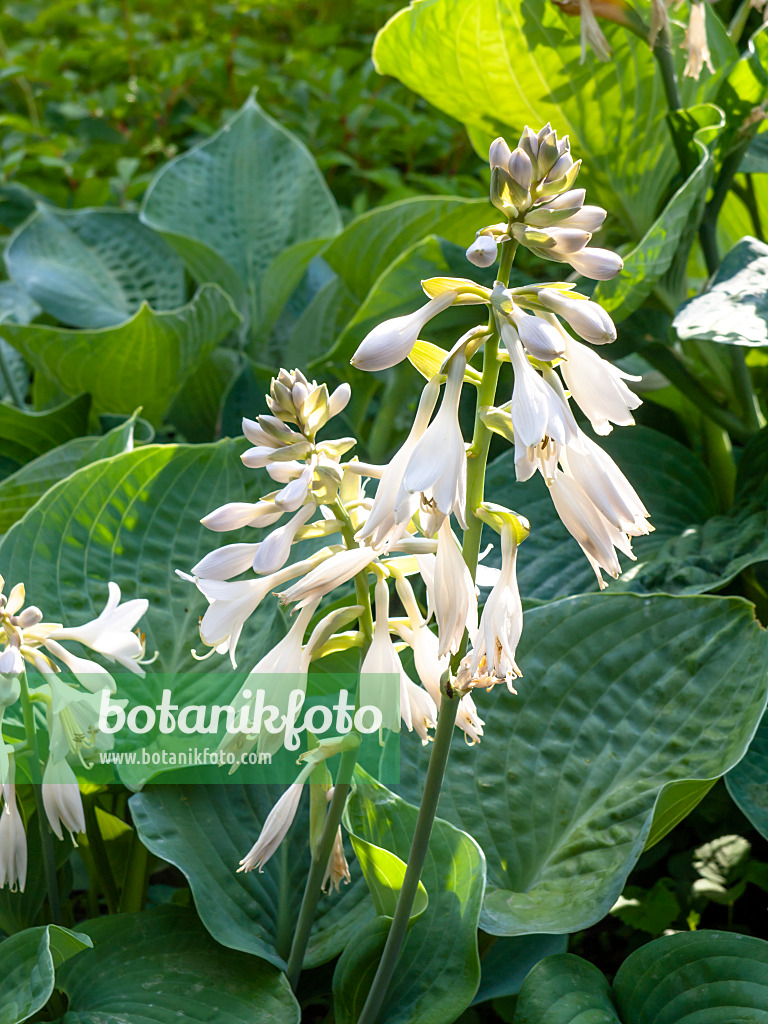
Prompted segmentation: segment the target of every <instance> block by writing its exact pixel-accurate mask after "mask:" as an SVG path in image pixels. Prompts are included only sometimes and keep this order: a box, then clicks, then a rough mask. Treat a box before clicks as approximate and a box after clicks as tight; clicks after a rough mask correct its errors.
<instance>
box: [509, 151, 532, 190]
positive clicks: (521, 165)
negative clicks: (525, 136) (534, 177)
mask: <svg viewBox="0 0 768 1024" xmlns="http://www.w3.org/2000/svg"><path fill="white" fill-rule="evenodd" d="M509 173H510V175H511V176H512V178H513V179H514V180H515V181H516V182H517V184H518V185H520V187H521V188H523V189H525V191H526V192H527V191H528V189H529V188H530V187H531V174H532V164H531V158H530V157H529V156H528V154H527V153H526V152H525V150H524V149H521V148H520V147H519V146H518V147H517V149H516V150H515V151H514V153H513V154H512V155H511V156H510V158H509Z"/></svg>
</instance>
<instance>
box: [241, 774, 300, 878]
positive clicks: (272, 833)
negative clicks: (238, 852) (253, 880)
mask: <svg viewBox="0 0 768 1024" xmlns="http://www.w3.org/2000/svg"><path fill="white" fill-rule="evenodd" d="M303 789H304V784H303V782H294V783H293V784H292V785H291V786H289V787H288V789H286V791H285V792H284V793H283V795H282V796H281V797H280V799H279V800H278V801H277V803H276V804H275V806H274V807H273V808H272V810H271V811H270V812H269V814H268V815H267V820H266V821H265V822H264V825H263V827H262V830H261V832H260V834H259V838H258V839H257V840H256V842H255V843H254V844H253V846H252V847H251V849H250V850H249V851H248V853H247V854H246V855H245V857H243V859H242V860H241V861H240V867H239V868H238V869H237V870H238V872H240V871H253V869H254V868H258V869H259V871H263V870H264V865H265V864H266V863H267V861H268V860H269V858H270V857H271V856H272V855H273V854H274V852H275V850H277V848H278V847H279V846H280V843H282V841H283V839H285V836H286V834H287V832H288V829H289V828H290V827H291V825H292V824H293V819H294V818H295V817H296V811H297V810H298V807H299V800H301V793H302V790H303Z"/></svg>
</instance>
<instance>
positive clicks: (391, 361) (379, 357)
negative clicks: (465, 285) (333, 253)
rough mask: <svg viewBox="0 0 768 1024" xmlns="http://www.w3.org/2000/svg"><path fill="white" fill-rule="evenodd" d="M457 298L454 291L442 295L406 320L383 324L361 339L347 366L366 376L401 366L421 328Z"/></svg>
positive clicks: (399, 318) (395, 320) (399, 317)
mask: <svg viewBox="0 0 768 1024" xmlns="http://www.w3.org/2000/svg"><path fill="white" fill-rule="evenodd" d="M457 295H458V292H456V291H447V292H443V294H441V295H437V296H435V298H434V299H430V300H429V302H427V303H426V304H425V305H423V306H422V307H421V309H417V310H416V311H415V312H414V313H410V314H409V315H408V316H397V317H395V318H394V319H392V320H385V321H384V323H381V324H379V325H378V326H376V327H374V329H373V330H372V331H370V332H369V333H368V334H367V335H366V336H365V337H364V338H363V340H362V341H361V342H360V344H359V345H358V347H357V351H356V352H355V354H354V355H353V356H352V359H351V360H350V362H351V363H352V365H353V366H354V367H355V368H356V369H358V370H366V371H369V372H372V371H374V370H386V369H388V368H389V367H390V366H396V365H397V364H398V363H401V362H402V361H403V359H406V358H407V357H408V354H409V352H410V351H411V349H412V348H413V346H414V345H415V344H416V341H417V340H418V337H419V332H420V331H421V329H422V328H423V327H424V325H425V324H426V323H427V322H428V321H429V320H431V319H432V317H433V316H437V314H438V313H441V312H442V311H443V310H444V309H447V308H448V306H450V305H452V304H453V303H454V302H455V301H456V298H457Z"/></svg>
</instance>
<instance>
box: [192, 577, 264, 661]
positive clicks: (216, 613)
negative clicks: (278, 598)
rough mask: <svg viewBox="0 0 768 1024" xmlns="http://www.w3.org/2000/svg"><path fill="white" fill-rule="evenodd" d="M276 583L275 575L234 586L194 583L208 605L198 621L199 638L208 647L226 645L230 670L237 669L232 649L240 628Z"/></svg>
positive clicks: (218, 582)
mask: <svg viewBox="0 0 768 1024" xmlns="http://www.w3.org/2000/svg"><path fill="white" fill-rule="evenodd" d="M278 582H280V581H279V580H277V579H276V578H275V575H271V576H264V577H262V578H260V579H255V580H237V581H235V582H233V583H226V582H223V581H220V580H212V579H197V580H195V583H196V584H197V587H198V589H199V590H200V592H201V593H202V594H203V595H204V596H205V598H206V599H207V600H208V602H209V604H208V608H207V609H206V611H205V614H204V615H203V617H202V619H201V620H200V638H201V639H202V641H203V643H204V644H206V645H207V646H208V647H220V646H222V645H223V644H226V645H227V649H228V650H229V656H230V659H231V661H232V667H233V668H237V662H236V661H235V650H236V648H237V642H238V640H239V639H240V634H241V633H242V630H243V626H244V625H245V623H246V621H247V620H248V619H249V618H250V617H251V615H253V613H254V612H255V611H256V609H257V608H258V607H259V605H260V604H261V602H262V601H263V600H264V598H265V597H266V596H267V595H268V594H270V593H271V592H272V591H273V590H274V588H275V584H276V583H278Z"/></svg>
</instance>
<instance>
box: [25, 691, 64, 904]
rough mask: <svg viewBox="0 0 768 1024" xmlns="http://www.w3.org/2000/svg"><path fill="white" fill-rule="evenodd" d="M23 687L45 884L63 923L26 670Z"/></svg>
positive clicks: (33, 709)
mask: <svg viewBox="0 0 768 1024" xmlns="http://www.w3.org/2000/svg"><path fill="white" fill-rule="evenodd" d="M19 685H20V688H21V691H20V697H21V711H22V715H23V718H24V732H25V734H26V739H27V744H28V745H29V749H30V751H31V754H32V756H31V757H30V759H29V760H30V775H31V777H32V790H33V792H34V794H35V809H36V811H37V827H38V830H39V832H40V845H41V847H42V851H43V870H44V873H45V887H46V889H47V890H48V907H49V909H50V912H51V923H52V924H61V923H62V918H61V902H60V900H59V885H58V882H57V880H56V853H55V851H54V847H53V832H52V831H51V828H50V826H49V824H48V816H47V814H46V813H45V803H44V802H43V785H42V781H43V776H42V769H41V767H40V766H41V758H40V742H39V739H38V735H37V726H36V725H35V706H34V704H33V703H32V698H31V696H30V693H29V686H28V685H27V674H26V672H22V673H21V675H20V676H19Z"/></svg>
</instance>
